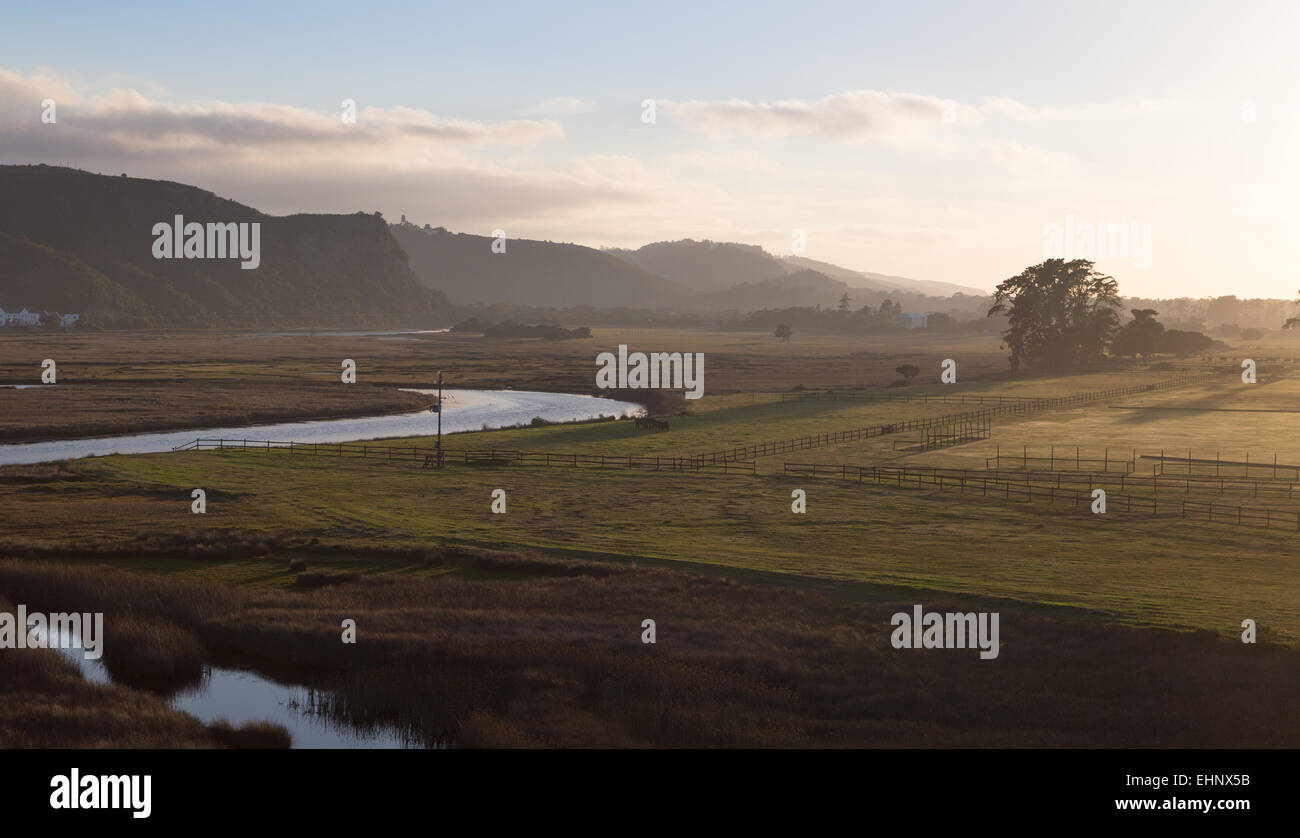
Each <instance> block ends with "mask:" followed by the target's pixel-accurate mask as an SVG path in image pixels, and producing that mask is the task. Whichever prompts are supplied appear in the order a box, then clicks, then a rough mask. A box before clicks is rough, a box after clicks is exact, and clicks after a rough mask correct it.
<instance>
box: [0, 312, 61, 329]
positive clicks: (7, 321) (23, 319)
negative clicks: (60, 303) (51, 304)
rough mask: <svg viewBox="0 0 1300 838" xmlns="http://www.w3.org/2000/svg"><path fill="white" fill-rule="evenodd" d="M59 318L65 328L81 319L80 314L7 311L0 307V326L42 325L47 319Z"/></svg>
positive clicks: (50, 320)
mask: <svg viewBox="0 0 1300 838" xmlns="http://www.w3.org/2000/svg"><path fill="white" fill-rule="evenodd" d="M56 317H57V318H58V320H59V325H60V326H62V327H63V328H65V329H66V328H69V327H70V326H73V325H75V324H76V322H77V321H78V320H80V319H81V315H79V314H51V313H49V312H40V311H28V310H27V309H25V308H24V309H23V310H22V311H5V310H4V309H3V308H0V327H2V326H29V327H30V326H40V325H41V323H42V322H43V321H45V320H48V321H49V322H51V323H53V322H54V318H56Z"/></svg>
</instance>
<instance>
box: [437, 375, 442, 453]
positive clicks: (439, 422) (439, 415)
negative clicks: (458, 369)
mask: <svg viewBox="0 0 1300 838" xmlns="http://www.w3.org/2000/svg"><path fill="white" fill-rule="evenodd" d="M438 468H442V370H438Z"/></svg>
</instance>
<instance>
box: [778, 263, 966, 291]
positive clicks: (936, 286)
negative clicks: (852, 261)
mask: <svg viewBox="0 0 1300 838" xmlns="http://www.w3.org/2000/svg"><path fill="white" fill-rule="evenodd" d="M781 262H783V263H784V264H785V266H786V269H787V270H789V271H800V270H814V271H819V272H821V273H823V274H825V275H826V276H829V277H833V278H835V279H838V280H841V281H843V282H845V283H847V284H848V285H849V287H851V288H868V289H871V290H872V291H894V290H898V291H910V292H912V293H914V294H924V295H926V296H929V297H951V296H952V295H953V294H966V295H968V296H978V297H987V296H989V292H988V291H981V290H980V289H978V288H971V287H970V286H968V285H954V284H953V283H951V282H936V281H934V280H930V279H908V278H907V277H903V276H890V275H889V274H878V273H872V272H871V271H855V270H851V269H849V268H841V267H840V266H839V265H832V264H831V263H830V262H819V261H817V260H816V259H809V258H808V257H806V256H783V257H781Z"/></svg>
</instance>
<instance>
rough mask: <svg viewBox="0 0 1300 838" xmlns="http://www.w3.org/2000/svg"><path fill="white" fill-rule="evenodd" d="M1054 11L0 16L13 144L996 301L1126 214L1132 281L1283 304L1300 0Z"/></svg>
mask: <svg viewBox="0 0 1300 838" xmlns="http://www.w3.org/2000/svg"><path fill="white" fill-rule="evenodd" d="M110 5H111V8H110V7H109V6H110ZM471 5H473V6H477V8H475V9H467V8H466V7H467V6H471ZM1060 5H1061V4H1059V3H1051V2H1027V3H1015V4H1011V3H996V2H978V3H977V2H965V3H926V2H916V0H909V2H898V3H865V2H845V3H820V2H798V3H779V4H766V3H753V2H751V3H743V4H742V3H736V4H730V3H725V4H724V3H708V2H700V0H695V2H689V3H675V2H655V3H638V4H635V5H632V4H621V3H613V2H609V0H604V2H598V3H597V2H593V3H559V2H548V3H507V2H497V3H490V4H487V3H481V4H467V3H452V4H441V3H432V2H428V1H427V0H425V1H424V2H418V3H406V2H389V3H366V4H343V3H337V4H335V3H302V4H289V3H279V2H258V3H242V2H222V3H182V2H170V3H132V2H116V3H113V4H101V3H85V4H80V3H50V4H35V3H30V4H21V5H20V4H12V5H10V6H8V7H7V8H6V9H5V15H4V16H5V23H4V25H3V26H0V162H6V163H26V162H48V163H55V162H64V163H68V164H71V165H75V166H78V167H81V168H85V169H89V170H92V171H104V172H112V173H117V172H121V171H125V172H128V173H129V174H131V175H133V176H140V177H159V178H168V179H175V180H181V181H184V182H188V183H193V184H195V185H198V186H202V187H204V188H207V189H211V190H213V191H215V192H217V193H218V194H221V195H223V196H225V197H229V198H233V199H235V200H238V201H241V202H243V203H247V204H251V205H253V206H256V207H258V208H259V209H263V210H265V211H268V212H272V213H277V214H280V213H289V212H354V211H357V210H364V211H373V210H382V211H383V212H384V214H385V216H386V217H387V218H389V219H390V220H397V218H398V217H399V216H400V215H401V214H405V215H407V216H408V218H409V219H410V220H412V221H416V222H418V223H425V222H429V223H432V224H434V225H444V226H447V227H449V228H451V229H453V230H456V231H463V232H474V233H481V234H488V233H490V232H491V231H492V230H494V229H497V228H500V229H504V230H505V231H506V234H507V235H508V236H510V237H514V238H540V239H552V240H562V241H577V242H580V243H582V244H588V245H592V246H603V245H618V246H639V245H641V244H644V243H646V242H650V241H657V240H663V239H679V238H696V239H702V238H710V239H714V240H731V241H743V242H750V243H754V244H761V245H763V246H764V247H766V248H768V249H769V250H771V251H772V252H774V253H780V254H786V253H789V252H790V250H791V245H792V241H793V238H792V231H794V230H796V229H797V230H802V231H804V234H805V236H806V243H807V250H806V255H807V256H809V257H812V258H814V259H823V260H826V261H830V262H836V263H838V264H842V265H844V266H846V267H852V268H857V269H860V270H870V271H878V272H882V273H890V274H900V275H903V276H910V277H914V278H917V279H933V280H944V281H949V282H956V283H960V284H965V285H974V286H976V287H982V288H985V289H991V288H992V287H993V285H995V284H996V283H997V282H999V281H1000V280H1002V279H1004V278H1006V277H1007V276H1010V275H1012V274H1015V273H1017V272H1019V270H1020V269H1021V268H1022V267H1024V266H1026V265H1029V264H1032V263H1035V262H1038V261H1041V260H1042V259H1043V258H1044V256H1045V255H1053V254H1052V253H1050V252H1048V251H1047V250H1045V248H1047V247H1049V244H1050V243H1049V239H1050V238H1051V234H1052V232H1053V231H1052V229H1051V228H1050V225H1053V224H1055V225H1059V228H1060V231H1061V232H1062V233H1063V232H1064V231H1065V230H1066V229H1073V230H1074V231H1076V234H1079V235H1081V234H1082V232H1080V231H1086V230H1087V229H1088V226H1087V225H1122V229H1123V230H1125V231H1128V232H1132V233H1134V235H1133V236H1132V237H1131V241H1130V242H1129V252H1128V253H1127V254H1126V255H1125V254H1123V253H1120V252H1119V244H1120V243H1119V240H1118V239H1116V240H1112V241H1108V242H1107V244H1106V248H1107V249H1106V250H1105V251H1103V252H1096V255H1097V256H1098V257H1099V258H1097V262H1098V265H1099V267H1101V268H1102V269H1104V270H1106V271H1107V272H1109V273H1111V274H1113V275H1114V276H1115V277H1116V278H1117V279H1118V280H1119V282H1120V288H1121V290H1122V292H1124V293H1126V294H1130V295H1142V296H1183V295H1190V296H1204V295H1217V294H1230V293H1232V294H1237V295H1238V296H1273V297H1286V298H1290V297H1293V296H1294V295H1295V293H1296V289H1297V288H1298V287H1300V276H1298V275H1297V271H1296V269H1295V265H1296V264H1297V258H1296V257H1297V256H1298V255H1300V170H1298V167H1297V158H1298V156H1300V118H1298V117H1297V111H1298V110H1300V58H1298V57H1297V56H1300V25H1298V22H1300V3H1296V2H1285V1H1284V0H1279V2H1231V3H1229V2H1221V3H1209V2H1170V3H1144V2H1138V1H1137V0H1124V2H1087V3H1073V4H1070V5H1069V6H1068V7H1066V8H1059V6H1060ZM45 99H53V100H54V101H55V103H56V108H57V110H56V122H54V123H53V124H44V123H43V122H42V120H41V116H42V112H43V110H42V101H43V100H45ZM344 99H352V100H355V102H356V104H357V115H356V122H355V124H344V122H343V120H342V119H341V116H340V107H341V103H342V101H343V100H344ZM646 99H653V100H655V105H656V108H655V121H654V122H653V123H646V122H645V121H643V108H642V102H643V100H646ZM1067 224H1068V225H1070V226H1069V227H1067ZM1108 229H1109V230H1110V231H1111V232H1112V233H1114V232H1115V231H1118V230H1119V229H1121V226H1112V227H1110V228H1108ZM1148 233H1149V239H1148ZM1103 238H1104V237H1103ZM1059 243H1060V242H1059V240H1058V244H1059ZM1075 245H1076V247H1075V251H1074V253H1075V254H1076V255H1077V254H1079V253H1081V252H1082V250H1083V248H1084V247H1086V242H1084V241H1082V240H1079V241H1077V242H1075ZM1148 246H1149V252H1146V248H1147V247H1148ZM1144 263H1149V264H1144Z"/></svg>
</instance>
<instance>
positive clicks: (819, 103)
mask: <svg viewBox="0 0 1300 838" xmlns="http://www.w3.org/2000/svg"><path fill="white" fill-rule="evenodd" d="M658 104H659V107H660V108H662V109H663V110H664V111H665V112H667V113H668V115H669V116H670V117H671V118H672V119H673V120H674V121H676V122H677V124H679V125H681V126H682V127H684V128H686V129H688V130H691V131H695V132H697V133H700V134H704V135H706V136H709V137H713V138H727V137H747V136H758V137H765V138H778V139H779V138H789V137H816V138H823V139H834V140H857V139H864V138H875V137H891V136H895V135H899V134H914V133H918V131H920V130H927V131H938V130H940V129H942V128H945V127H949V126H950V125H959V126H973V125H979V124H982V123H986V122H989V121H994V120H998V121H1009V122H1035V121H1064V120H1080V119H1099V118H1104V117H1117V116H1122V117H1134V116H1159V115H1166V114H1172V113H1181V112H1186V111H1189V110H1193V109H1195V108H1197V107H1199V105H1198V104H1197V103H1195V102H1191V101H1186V100H1150V99H1143V100H1137V101H1134V102H1122V103H1105V104H1097V105H1077V106H1068V107H1060V106H1048V107H1034V106H1031V105H1026V104H1023V103H1021V102H1017V101H1016V100H1014V99H1008V98H1005V97H996V96H995V97H989V98H986V99H983V100H982V101H980V102H979V103H978V104H970V103H963V102H957V101H954V100H952V99H944V98H940V97H938V96H929V95H924V94H919V93H883V92H881V91H878V90H850V91H847V92H844V93H835V94H832V95H829V96H823V97H822V98H820V99H782V100H777V101H772V102H751V101H748V100H745V99H721V100H701V99H691V100H688V101H683V102H674V101H660V102H659V103H658Z"/></svg>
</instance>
